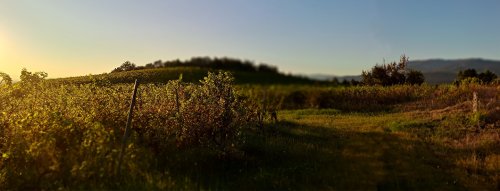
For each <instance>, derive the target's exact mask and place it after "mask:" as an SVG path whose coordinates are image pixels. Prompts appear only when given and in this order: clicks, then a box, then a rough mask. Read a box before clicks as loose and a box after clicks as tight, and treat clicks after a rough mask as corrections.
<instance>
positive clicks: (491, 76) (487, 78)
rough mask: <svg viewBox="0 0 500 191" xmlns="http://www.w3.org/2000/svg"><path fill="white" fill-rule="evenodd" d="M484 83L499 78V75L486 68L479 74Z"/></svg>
mask: <svg viewBox="0 0 500 191" xmlns="http://www.w3.org/2000/svg"><path fill="white" fill-rule="evenodd" d="M477 77H478V78H479V79H480V80H481V81H482V82H483V83H485V84H490V83H491V82H493V80H495V79H496V78H497V75H496V74H495V73H493V72H491V71H489V70H486V71H485V72H483V73H481V74H479V75H478V76H477Z"/></svg>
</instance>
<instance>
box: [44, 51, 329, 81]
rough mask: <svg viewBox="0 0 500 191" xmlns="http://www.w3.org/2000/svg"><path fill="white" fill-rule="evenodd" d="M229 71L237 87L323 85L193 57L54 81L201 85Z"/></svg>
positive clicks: (268, 69)
mask: <svg viewBox="0 0 500 191" xmlns="http://www.w3.org/2000/svg"><path fill="white" fill-rule="evenodd" d="M216 71H229V72H231V73H233V75H234V77H235V83H236V84H266V85H269V84H313V83H321V82H320V81H317V80H311V79H308V78H305V77H301V76H295V75H291V74H283V73H281V72H279V71H278V68H277V67H275V66H270V65H267V64H259V65H256V64H254V63H253V62H251V61H247V60H245V61H242V60H239V59H234V58H209V57H194V58H191V59H190V60H186V61H180V60H173V61H166V62H162V61H161V60H158V61H155V62H153V63H149V64H146V65H144V66H136V65H135V64H133V63H131V62H128V61H127V62H125V63H123V64H122V65H121V66H120V67H117V68H115V69H114V70H112V71H111V72H110V73H104V74H98V75H89V76H78V77H69V78H58V79H53V81H57V82H61V81H64V82H71V83H78V84H81V83H90V82H93V81H96V80H97V81H109V82H111V83H133V82H134V80H135V79H140V80H141V82H143V83H166V82H167V81H169V80H175V79H179V77H180V76H181V75H182V80H183V81H185V82H198V81H199V80H201V79H203V77H204V76H206V74H207V73H208V72H216Z"/></svg>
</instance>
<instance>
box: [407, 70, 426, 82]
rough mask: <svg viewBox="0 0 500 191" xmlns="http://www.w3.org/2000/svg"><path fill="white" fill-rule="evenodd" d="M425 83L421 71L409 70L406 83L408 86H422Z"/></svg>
mask: <svg viewBox="0 0 500 191" xmlns="http://www.w3.org/2000/svg"><path fill="white" fill-rule="evenodd" d="M424 81H425V78H424V74H422V72H420V71H416V70H409V71H408V72H407V73H406V83H407V84H411V85H421V84H422V83H424Z"/></svg>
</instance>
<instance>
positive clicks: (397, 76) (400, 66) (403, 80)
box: [361, 55, 425, 86]
mask: <svg viewBox="0 0 500 191" xmlns="http://www.w3.org/2000/svg"><path fill="white" fill-rule="evenodd" d="M408 62H409V61H408V57H407V56H405V55H402V56H401V59H400V60H399V63H396V62H392V63H389V64H382V65H375V66H374V67H373V68H372V69H371V70H370V71H363V73H362V74H361V77H362V81H361V82H362V83H363V84H364V85H370V86H373V85H381V86H391V85H398V84H412V85H415V84H418V85H420V84H422V83H423V82H424V81H425V78H424V75H423V74H422V72H420V71H416V70H408V69H407V68H406V66H407V65H408Z"/></svg>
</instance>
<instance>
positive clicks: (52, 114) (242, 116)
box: [0, 71, 252, 190]
mask: <svg viewBox="0 0 500 191" xmlns="http://www.w3.org/2000/svg"><path fill="white" fill-rule="evenodd" d="M44 76H46V75H43V74H42V73H35V74H33V73H30V72H27V71H24V72H23V78H22V79H23V81H22V83H26V84H28V83H31V84H37V85H29V84H28V85H26V86H12V87H6V86H5V87H0V88H1V89H0V90H1V91H0V126H1V128H0V153H1V154H2V155H1V158H0V189H1V190H5V189H14V188H15V189H21V190H26V189H28V190H33V189H35V190H38V189H43V190H56V189H85V190H88V189H113V188H120V189H123V188H128V189H137V187H136V186H140V187H138V188H147V187H149V188H152V189H165V188H171V189H172V188H173V186H174V185H175V183H174V180H171V179H169V176H168V174H166V173H168V171H167V170H166V169H163V170H162V169H161V168H160V169H158V166H157V164H159V163H160V162H162V161H164V160H165V159H164V157H165V156H169V155H171V154H172V153H169V152H171V151H172V150H176V149H177V150H180V151H185V150H190V149H196V148H200V149H208V150H209V151H210V152H211V153H215V155H216V156H224V157H226V156H228V155H230V154H231V153H232V152H233V151H234V150H235V148H236V147H237V146H238V145H239V144H240V143H241V141H242V139H241V137H240V134H241V129H242V128H243V127H245V126H248V125H251V123H250V122H251V121H252V118H251V116H250V115H249V113H251V112H252V111H251V110H250V109H248V108H246V105H245V104H246V102H245V101H242V100H240V96H239V95H238V93H237V92H236V88H234V87H233V86H232V82H233V78H232V76H231V75H230V74H229V73H219V74H213V73H209V76H208V77H206V78H205V79H204V80H203V81H202V82H201V84H190V83H184V82H182V81H180V80H177V81H171V82H169V83H168V84H166V85H143V86H141V87H140V89H139V95H138V100H137V107H136V109H135V110H134V112H135V114H134V119H133V124H132V127H133V130H134V131H133V133H132V135H131V137H130V141H129V144H128V145H127V150H126V156H125V159H124V163H123V169H124V171H125V172H126V173H125V174H124V175H123V177H117V176H116V166H117V158H118V149H119V148H120V138H121V136H122V135H123V127H124V126H125V123H126V116H127V111H128V109H127V108H128V105H129V99H130V93H131V87H130V86H129V85H105V84H82V85H72V84H64V85H54V84H50V83H40V80H41V79H43V78H44ZM19 90H22V91H21V92H22V94H21V95H18V93H16V92H19ZM175 98H177V99H175ZM148 177H149V178H148ZM151 177H154V178H151ZM160 177H163V178H161V179H162V180H160V179H159V178H160ZM179 178H180V179H179V180H175V181H179V182H184V181H186V180H185V179H183V178H181V177H179ZM162 181H163V183H161V182H162ZM164 181H167V182H164ZM160 183H161V184H160ZM183 185H184V184H181V186H183ZM178 188H179V187H178Z"/></svg>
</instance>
